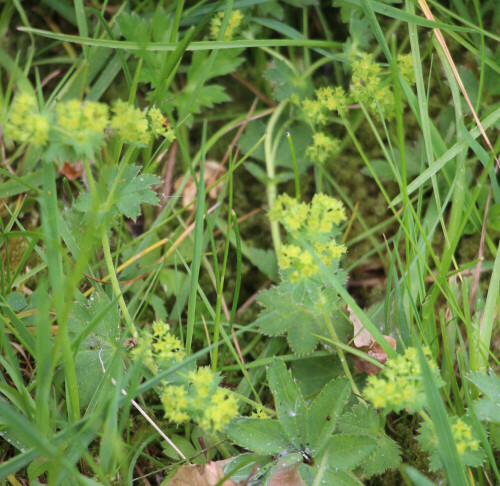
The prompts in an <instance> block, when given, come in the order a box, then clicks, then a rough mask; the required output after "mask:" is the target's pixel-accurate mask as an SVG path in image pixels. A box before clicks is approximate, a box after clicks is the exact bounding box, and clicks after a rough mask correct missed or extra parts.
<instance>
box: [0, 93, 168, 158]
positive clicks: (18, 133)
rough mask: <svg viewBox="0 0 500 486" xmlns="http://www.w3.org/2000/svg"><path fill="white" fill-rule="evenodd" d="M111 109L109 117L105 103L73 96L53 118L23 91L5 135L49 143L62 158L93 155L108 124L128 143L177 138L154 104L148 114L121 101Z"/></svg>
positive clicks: (41, 143) (54, 152) (57, 156)
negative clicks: (41, 110)
mask: <svg viewBox="0 0 500 486" xmlns="http://www.w3.org/2000/svg"><path fill="white" fill-rule="evenodd" d="M112 112H113V116H112V117H111V119H110V118H109V108H108V106H107V105H106V104H104V103H97V102H94V101H87V102H83V103H82V102H81V101H79V100H76V99H73V100H69V101H64V102H59V103H57V105H56V107H55V115H56V116H55V117H54V115H53V114H51V113H40V112H39V110H38V106H37V102H36V99H35V97H34V96H33V95H31V94H28V93H20V94H19V95H18V96H16V98H15V99H14V102H13V103H12V107H11V110H10V113H9V115H8V117H7V121H6V123H5V126H4V136H5V138H7V139H12V140H14V141H15V142H18V143H24V142H28V143H31V144H33V145H35V146H44V145H47V143H48V142H50V143H51V145H50V147H51V149H49V150H51V153H52V155H53V156H54V158H60V159H63V160H67V159H77V158H81V157H92V156H93V153H94V152H95V150H96V149H97V148H98V147H99V146H100V145H102V140H103V139H104V137H105V136H106V131H107V129H108V127H110V128H111V129H113V130H115V131H116V133H117V135H118V136H120V137H121V138H122V139H123V141H124V142H126V143H137V144H146V143H148V142H149V141H150V140H151V136H152V135H153V136H157V135H160V136H163V137H165V138H167V139H168V140H170V141H173V140H174V138H175V134H174V130H173V129H172V127H171V126H170V124H169V123H166V118H165V117H164V116H163V115H162V114H161V112H160V110H158V109H157V108H156V107H152V108H151V109H150V110H149V112H148V117H146V114H145V113H143V112H142V111H141V110H139V109H137V108H134V107H133V106H131V105H129V104H128V103H126V102H124V101H121V100H118V101H116V102H115V104H114V106H113V108H112ZM148 120H149V123H148Z"/></svg>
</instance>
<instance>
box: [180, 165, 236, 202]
mask: <svg viewBox="0 0 500 486" xmlns="http://www.w3.org/2000/svg"><path fill="white" fill-rule="evenodd" d="M225 172H226V171H225V169H224V168H222V167H221V165H220V164H219V163H218V162H216V161H215V160H207V161H206V162H205V171H204V176H205V177H204V178H205V184H206V186H207V187H209V186H211V185H212V184H213V183H214V182H215V181H216V180H217V177H219V176H221V175H223V174H224V173H225ZM199 177H200V173H199V172H196V178H199ZM182 179H184V177H179V178H178V179H177V180H176V181H175V184H174V189H175V190H177V189H179V186H180V185H181V182H182ZM221 190H222V184H219V185H218V186H215V187H214V188H213V189H212V190H211V191H210V192H209V193H208V197H209V198H210V199H217V197H218V196H219V194H220V191H221ZM182 196H183V197H182V205H183V206H187V205H188V204H190V203H192V202H193V201H194V200H195V199H196V183H195V182H194V180H193V178H192V177H190V178H189V179H188V181H187V182H186V185H185V186H184V189H183V190H182Z"/></svg>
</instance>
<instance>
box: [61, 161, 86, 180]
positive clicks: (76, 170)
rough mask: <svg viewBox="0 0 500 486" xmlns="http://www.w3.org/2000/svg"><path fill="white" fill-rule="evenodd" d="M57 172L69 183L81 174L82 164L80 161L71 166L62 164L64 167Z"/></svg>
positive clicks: (66, 163) (67, 163)
mask: <svg viewBox="0 0 500 486" xmlns="http://www.w3.org/2000/svg"><path fill="white" fill-rule="evenodd" d="M58 172H59V174H63V175H65V176H66V178H67V179H68V180H69V181H74V180H75V179H78V178H79V177H81V176H82V174H83V162H82V161H81V160H79V161H78V162H74V163H72V164H70V163H69V162H64V166H63V167H61V168H59V169H58Z"/></svg>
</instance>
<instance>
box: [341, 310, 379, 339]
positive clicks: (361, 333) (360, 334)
mask: <svg viewBox="0 0 500 486" xmlns="http://www.w3.org/2000/svg"><path fill="white" fill-rule="evenodd" d="M347 310H348V311H349V319H350V320H351V322H352V325H353V326H354V346H356V347H357V348H363V347H365V346H371V345H372V343H373V341H375V340H374V339H373V336H372V335H371V334H370V332H369V331H368V329H366V327H365V326H363V324H362V323H361V321H360V320H359V318H358V316H357V315H356V314H355V313H354V311H353V310H352V309H351V308H350V307H349V306H347Z"/></svg>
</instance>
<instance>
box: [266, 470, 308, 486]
mask: <svg viewBox="0 0 500 486" xmlns="http://www.w3.org/2000/svg"><path fill="white" fill-rule="evenodd" d="M268 484H269V486H306V483H304V481H302V478H301V477H300V474H299V471H298V470H297V466H290V467H286V468H284V469H282V470H281V471H278V472H277V473H276V474H275V475H274V476H273V477H272V478H271V480H270V481H269V483H268Z"/></svg>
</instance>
